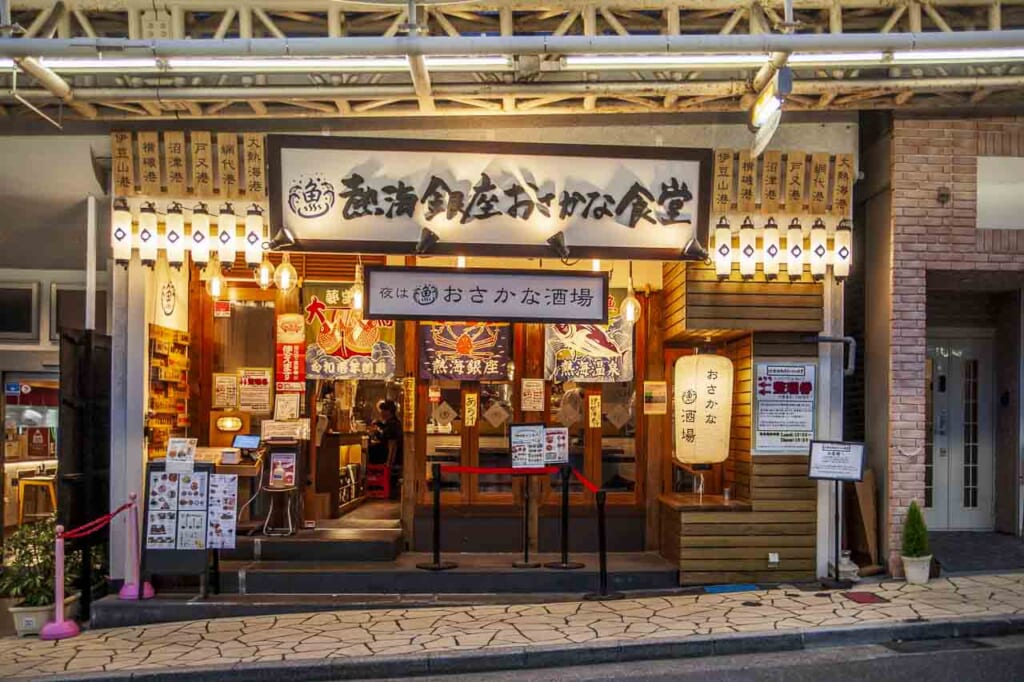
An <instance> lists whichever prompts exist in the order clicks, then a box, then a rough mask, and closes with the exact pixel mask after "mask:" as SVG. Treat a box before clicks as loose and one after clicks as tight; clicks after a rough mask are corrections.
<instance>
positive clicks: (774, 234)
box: [761, 218, 782, 279]
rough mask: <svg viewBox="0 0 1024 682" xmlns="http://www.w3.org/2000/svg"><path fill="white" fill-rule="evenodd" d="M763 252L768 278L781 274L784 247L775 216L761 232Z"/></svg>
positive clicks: (765, 272) (765, 271)
mask: <svg viewBox="0 0 1024 682" xmlns="http://www.w3.org/2000/svg"><path fill="white" fill-rule="evenodd" d="M761 253H762V254H763V258H764V274H765V277H767V278H768V279H775V278H776V277H778V276H779V263H780V262H781V261H782V247H781V246H780V244H779V226H778V224H777V223H776V222H775V219H774V218H769V219H768V222H767V223H765V225H764V231H763V232H762V233H761Z"/></svg>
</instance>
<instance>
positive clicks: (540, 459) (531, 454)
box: [509, 424, 545, 469]
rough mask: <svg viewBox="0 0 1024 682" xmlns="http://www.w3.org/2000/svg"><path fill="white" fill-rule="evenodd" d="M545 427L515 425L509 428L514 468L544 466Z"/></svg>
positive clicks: (541, 425)
mask: <svg viewBox="0 0 1024 682" xmlns="http://www.w3.org/2000/svg"><path fill="white" fill-rule="evenodd" d="M544 430H545V429H544V425H543V424H513V425H512V426H510V427H509V441H510V443H511V446H512V447H511V450H512V466H513V468H516V469H518V468H533V467H542V466H544V445H545V438H544Z"/></svg>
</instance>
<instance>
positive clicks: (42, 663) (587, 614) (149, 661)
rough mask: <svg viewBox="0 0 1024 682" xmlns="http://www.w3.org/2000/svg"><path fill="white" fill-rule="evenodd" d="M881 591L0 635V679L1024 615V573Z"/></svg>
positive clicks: (343, 614)
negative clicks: (63, 636)
mask: <svg viewBox="0 0 1024 682" xmlns="http://www.w3.org/2000/svg"><path fill="white" fill-rule="evenodd" d="M857 590H858V591H870V592H873V593H875V594H877V595H878V596H879V597H881V598H882V599H883V600H884V601H882V602H881V603H877V604H858V603H856V602H854V601H852V600H850V599H849V598H847V597H846V596H844V594H843V593H842V592H802V591H800V590H797V589H793V588H785V587H782V588H778V589H771V590H763V591H757V592H740V593H734V594H717V595H705V594H701V595H686V596H682V595H681V596H670V597H651V598H643V599H629V600H624V601H611V602H568V603H556V604H546V605H531V604H517V605H510V606H466V607H452V608H430V609H379V610H364V611H336V612H326V613H316V614H299V615H287V616H255V617H251V618H238V619H220V620H209V621H193V622H186V623H171V624H164V625H153V626H148V627H131V628H114V629H110V630H97V631H92V632H86V633H84V634H83V635H81V636H79V637H77V638H75V639H71V640H66V641H64V642H42V641H39V640H34V639H33V640H19V639H15V638H11V637H8V638H3V639H0V677H2V678H9V677H18V676H40V675H46V674H56V673H63V672H103V671H114V670H126V669H143V668H180V667H187V666H197V665H203V666H208V665H218V664H230V663H238V662H247V661H282V660H289V661H290V660H299V659H310V658H332V657H346V656H373V655H384V654H389V655H390V654H414V653H423V652H435V651H441V650H459V649H485V648H491V647H505V646H523V645H526V646H529V645H531V644H559V643H569V642H593V641H599V640H604V641H608V640H635V639H641V638H657V637H685V636H687V635H696V634H711V633H719V632H722V633H732V632H748V631H770V630H783V629H792V628H798V629H807V628H814V627H821V626H843V625H857V624H863V623H878V622H886V621H889V622H897V621H904V620H907V619H921V618H924V619H933V620H934V619H948V618H960V617H968V616H978V617H980V616H997V615H1011V614H1024V574H1009V575H983V576H971V577H954V578H944V579H940V580H935V581H932V582H931V583H930V584H928V585H927V586H915V585H907V584H906V583H904V582H902V581H890V582H876V583H872V584H862V585H861V586H859V587H858V588H857Z"/></svg>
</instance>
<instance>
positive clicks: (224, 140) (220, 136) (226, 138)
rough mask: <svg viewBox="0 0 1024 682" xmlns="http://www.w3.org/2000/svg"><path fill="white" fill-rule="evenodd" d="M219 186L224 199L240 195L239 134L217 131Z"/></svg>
mask: <svg viewBox="0 0 1024 682" xmlns="http://www.w3.org/2000/svg"><path fill="white" fill-rule="evenodd" d="M217 186H218V187H219V188H220V195H221V197H223V198H224V199H234V198H236V197H237V196H238V135H237V134H235V133H217Z"/></svg>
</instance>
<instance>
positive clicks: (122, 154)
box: [110, 130, 135, 197]
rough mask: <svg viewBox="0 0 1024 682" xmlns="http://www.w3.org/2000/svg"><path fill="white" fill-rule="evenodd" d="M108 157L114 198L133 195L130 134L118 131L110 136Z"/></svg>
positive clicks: (133, 177)
mask: <svg viewBox="0 0 1024 682" xmlns="http://www.w3.org/2000/svg"><path fill="white" fill-rule="evenodd" d="M110 156H111V168H112V170H113V173H112V175H113V181H114V196H117V197H125V196H129V195H131V194H135V164H134V162H133V161H134V154H133V153H132V134H131V133H130V132H127V131H124V130H119V131H115V132H113V133H111V134H110Z"/></svg>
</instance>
